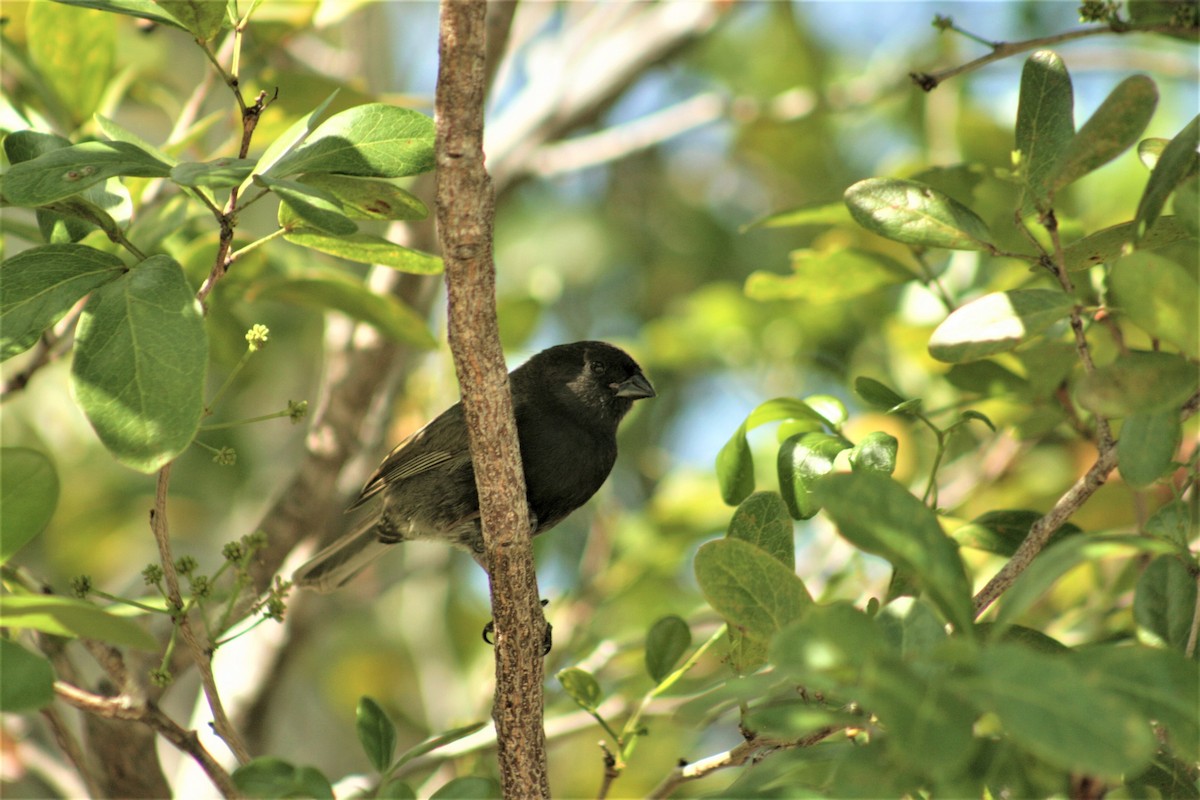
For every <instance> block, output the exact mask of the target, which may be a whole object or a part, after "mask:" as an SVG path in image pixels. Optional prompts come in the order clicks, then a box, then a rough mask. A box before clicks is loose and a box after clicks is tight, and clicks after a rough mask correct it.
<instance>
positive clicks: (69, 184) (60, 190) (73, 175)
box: [0, 142, 171, 206]
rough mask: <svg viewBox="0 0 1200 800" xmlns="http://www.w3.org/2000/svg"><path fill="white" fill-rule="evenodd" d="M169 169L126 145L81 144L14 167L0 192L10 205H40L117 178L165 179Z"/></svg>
mask: <svg viewBox="0 0 1200 800" xmlns="http://www.w3.org/2000/svg"><path fill="white" fill-rule="evenodd" d="M170 172H171V168H170V167H169V166H168V165H167V164H164V163H163V162H161V161H159V160H158V159H156V158H154V156H152V155H150V154H149V153H147V152H146V151H145V150H142V149H141V148H139V147H135V146H134V145H131V144H128V143H126V142H84V143H82V144H77V145H72V146H71V147H64V148H62V149H61V150H54V151H51V152H49V153H45V154H43V155H40V156H38V157H37V158H35V159H33V160H31V161H23V162H21V163H20V164H14V165H13V166H12V168H11V169H10V170H9V171H8V172H6V173H5V174H4V176H3V183H2V184H0V191H3V194H4V197H5V198H6V199H7V200H8V201H9V202H10V203H12V204H13V205H18V206H42V205H46V204H47V203H52V202H54V201H55V200H62V199H63V198H64V197H70V196H71V195H73V194H79V193H80V192H82V191H83V190H84V189H86V188H88V187H89V186H94V185H95V184H97V183H100V182H101V181H106V180H108V179H109V178H113V177H116V176H118V175H125V176H131V177H139V178H165V177H167V176H168V175H169V174H170Z"/></svg>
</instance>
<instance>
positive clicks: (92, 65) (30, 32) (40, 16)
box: [25, 3, 117, 125]
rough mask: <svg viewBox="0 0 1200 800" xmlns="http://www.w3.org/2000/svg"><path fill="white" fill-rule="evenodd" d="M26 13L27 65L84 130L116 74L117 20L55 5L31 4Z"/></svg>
mask: <svg viewBox="0 0 1200 800" xmlns="http://www.w3.org/2000/svg"><path fill="white" fill-rule="evenodd" d="M26 8H27V9H28V10H27V13H26V17H25V42H26V45H27V47H28V48H29V60H30V61H32V62H33V64H34V65H35V66H36V67H37V69H38V72H39V74H40V76H41V78H42V80H44V81H46V82H47V83H48V84H49V88H50V89H51V90H52V91H53V92H54V95H55V97H56V98H57V99H58V100H59V101H61V103H62V107H63V109H64V110H65V111H66V112H67V113H69V114H70V116H71V122H72V123H73V124H74V125H80V124H82V123H83V122H85V121H86V120H88V119H89V118H90V117H91V116H92V112H94V111H95V110H96V109H97V108H98V107H99V105H100V102H101V100H102V99H103V98H104V92H105V90H106V89H107V88H108V83H109V81H110V80H111V79H112V77H113V74H114V72H115V68H116V58H117V26H116V20H115V19H113V17H111V16H110V15H108V14H102V13H97V12H95V11H81V10H79V9H76V8H69V7H66V6H62V5H59V4H57V3H30V4H29V5H28V6H27V7H26Z"/></svg>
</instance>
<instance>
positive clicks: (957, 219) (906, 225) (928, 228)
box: [845, 178, 992, 250]
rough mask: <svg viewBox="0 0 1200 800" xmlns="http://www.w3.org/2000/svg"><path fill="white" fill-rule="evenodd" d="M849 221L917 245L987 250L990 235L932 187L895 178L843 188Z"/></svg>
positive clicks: (968, 213)
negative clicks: (851, 219) (849, 215)
mask: <svg viewBox="0 0 1200 800" xmlns="http://www.w3.org/2000/svg"><path fill="white" fill-rule="evenodd" d="M845 200H846V205H847V207H849V209H850V214H851V216H853V217H854V220H855V221H856V222H858V224H859V225H862V226H863V227H864V228H866V229H867V230H869V231H871V232H872V233H877V234H879V235H880V236H883V237H885V238H887V239H892V240H894V241H897V242H903V243H904V244H909V245H915V246H919V247H945V248H949V249H951V250H987V249H989V248H990V247H991V246H992V245H991V233H990V232H989V231H988V228H987V225H986V224H985V223H984V221H983V220H981V219H980V218H979V217H978V216H977V215H976V214H975V212H974V211H972V210H971V209H969V208H967V207H966V206H964V205H963V204H962V203H959V202H958V201H957V200H954V199H953V198H951V197H949V196H948V195H945V194H942V193H941V192H939V191H937V190H936V189H934V188H932V187H930V186H927V185H925V184H923V183H918V182H916V181H907V180H900V179H898V178H868V179H867V180H864V181H859V182H858V183H856V184H854V185H853V186H851V187H850V188H849V189H847V190H846V194H845Z"/></svg>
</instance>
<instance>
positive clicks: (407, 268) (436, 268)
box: [283, 228, 442, 275]
mask: <svg viewBox="0 0 1200 800" xmlns="http://www.w3.org/2000/svg"><path fill="white" fill-rule="evenodd" d="M283 238H284V239H287V240H288V241H289V242H291V243H292V244H295V245H299V246H300V247H309V248H311V249H313V250H317V251H319V252H322V253H328V254H329V255H331V256H337V257H338V258H344V259H346V260H348V261H358V262H359V263H362V264H379V265H380V266H384V267H391V268H392V269H398V270H400V271H401V272H411V273H414V274H416V275H438V274H440V273H441V271H442V260H441V259H440V258H438V257H437V256H433V255H430V254H429V253H422V252H421V251H420V250H410V249H409V248H407V247H401V246H400V245H398V244H395V243H394V242H389V241H388V240H387V239H384V238H381V237H379V236H372V235H370V234H366V233H354V234H350V235H348V236H329V235H327V234H324V233H320V232H317V231H310V230H305V229H303V228H301V229H298V230H294V231H290V232H288V233H285V234H284V236H283Z"/></svg>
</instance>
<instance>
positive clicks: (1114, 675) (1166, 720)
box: [1076, 645, 1200, 755]
mask: <svg viewBox="0 0 1200 800" xmlns="http://www.w3.org/2000/svg"><path fill="white" fill-rule="evenodd" d="M1076 660H1077V662H1078V664H1079V667H1080V668H1081V669H1082V670H1083V672H1084V673H1085V675H1086V676H1087V680H1088V682H1089V683H1093V684H1095V685H1099V686H1102V687H1104V688H1106V689H1108V690H1110V691H1112V692H1115V693H1117V694H1119V695H1121V696H1122V697H1124V698H1125V699H1126V700H1127V701H1128V702H1130V703H1132V704H1133V705H1134V706H1135V707H1136V708H1137V709H1138V710H1140V711H1141V713H1142V715H1143V716H1145V717H1146V718H1147V719H1153V720H1155V721H1156V722H1157V723H1159V724H1160V725H1163V726H1165V727H1166V729H1167V740H1168V741H1169V742H1170V744H1171V748H1172V749H1173V750H1174V751H1175V752H1176V753H1179V754H1180V755H1184V754H1187V753H1197V752H1200V715H1198V714H1197V713H1196V709H1198V708H1200V664H1198V663H1197V662H1196V661H1195V660H1189V659H1187V658H1185V657H1184V656H1183V655H1182V654H1181V653H1179V652H1177V651H1174V650H1163V649H1161V648H1156V647H1136V646H1135V647H1130V646H1118V645H1101V646H1097V647H1088V648H1086V649H1083V650H1080V651H1079V652H1078V654H1077V656H1076Z"/></svg>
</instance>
